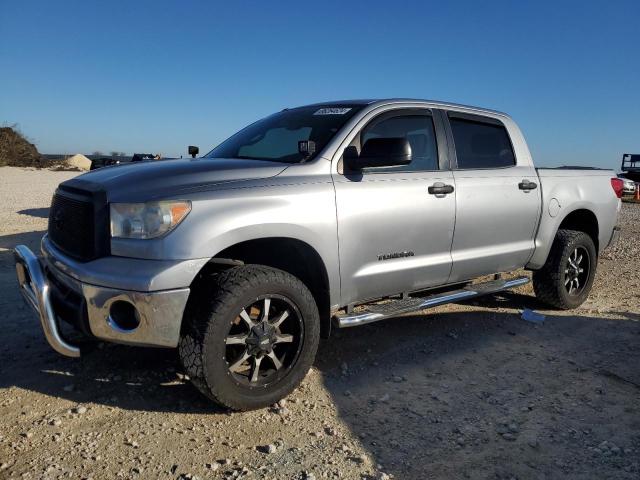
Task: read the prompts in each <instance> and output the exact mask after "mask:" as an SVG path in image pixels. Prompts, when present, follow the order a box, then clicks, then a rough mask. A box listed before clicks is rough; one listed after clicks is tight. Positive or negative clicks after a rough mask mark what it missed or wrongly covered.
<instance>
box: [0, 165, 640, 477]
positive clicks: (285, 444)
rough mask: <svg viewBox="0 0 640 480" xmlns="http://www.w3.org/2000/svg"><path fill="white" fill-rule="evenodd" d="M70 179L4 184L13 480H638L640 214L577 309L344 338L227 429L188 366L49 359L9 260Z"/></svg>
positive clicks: (8, 470)
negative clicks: (281, 393) (274, 400)
mask: <svg viewBox="0 0 640 480" xmlns="http://www.w3.org/2000/svg"><path fill="white" fill-rule="evenodd" d="M73 175H75V174H74V173H70V172H51V171H35V170H25V169H19V168H10V167H4V168H0V307H1V311H2V325H3V331H2V335H1V338H2V341H1V342H0V478H2V479H4V478H24V479H40V478H44V479H48V478H51V479H53V478H74V479H79V478H93V479H113V478H140V479H146V478H174V479H175V478H191V479H194V478H200V479H205V478H248V479H259V478H265V479H321V478H334V479H338V478H340V479H374V478H379V479H383V478H396V479H452V478H469V479H485V478H490V479H543V478H544V479H556V478H563V479H586V478H588V479H610V478H619V479H638V478H640V274H639V272H640V205H632V204H624V205H623V210H622V213H621V217H620V226H621V227H622V237H621V240H620V243H618V245H617V246H616V247H615V248H612V249H610V250H609V251H607V252H606V253H605V255H603V257H602V258H601V261H600V265H599V268H598V274H597V279H596V284H595V287H594V291H593V293H592V295H591V297H590V299H589V300H588V302H587V303H586V304H585V305H583V306H582V307H581V308H580V309H578V310H575V311H573V312H562V313H559V312H554V311H547V310H546V309H545V308H544V306H542V305H541V304H539V303H538V302H537V301H536V299H535V298H534V297H533V295H532V291H531V289H530V287H529V286H526V287H523V288H521V289H520V290H518V291H516V292H513V293H506V294H501V295H494V296H492V297H487V298H483V299H481V300H479V301H477V302H473V303H465V304H457V305H452V306H447V307H441V308H438V309H437V310H432V311H430V312H429V313H428V314H425V315H423V316H422V315H421V316H418V315H412V316H407V317H404V318H399V319H393V320H389V321H385V322H380V323H376V324H372V325H368V326H363V327H360V328H356V329H350V330H345V331H340V332H337V333H336V335H334V336H333V337H332V338H331V339H330V340H328V341H324V342H323V343H322V344H321V347H320V351H319V354H318V359H317V361H316V364H315V366H314V367H313V369H312V370H311V372H310V373H309V375H308V376H307V378H306V379H305V381H304V382H303V384H302V386H301V387H300V388H298V389H297V390H296V391H295V392H294V393H293V394H292V395H290V397H289V398H288V399H287V400H286V401H285V402H282V404H281V405H279V406H274V407H273V408H270V409H264V410H260V411H254V412H249V413H229V412H226V411H223V410H221V409H218V408H216V407H215V406H212V405H210V404H209V403H208V402H207V401H206V400H205V399H204V398H203V397H201V396H200V395H199V393H198V392H197V391H196V390H195V389H194V388H192V387H191V386H190V385H189V383H188V382H187V381H185V378H184V376H183V375H182V374H181V372H180V370H179V367H178V363H177V359H176V353H175V352H174V351H171V350H161V349H135V348H130V347H124V346H116V345H102V346H101V348H98V349H96V350H95V351H93V352H91V353H89V354H87V355H85V356H83V357H82V358H81V359H79V360H75V359H69V358H64V357H61V356H59V355H58V354H56V353H55V352H54V351H53V350H52V349H51V348H49V347H48V345H47V344H46V343H45V340H44V337H43V335H42V332H41V331H40V327H39V325H38V323H37V320H36V318H35V316H34V315H33V314H32V312H31V311H30V310H29V309H28V308H27V307H26V306H25V305H23V302H22V299H21V298H20V296H19V293H18V290H17V283H16V280H15V272H14V268H13V259H12V254H11V248H12V247H14V246H15V245H16V244H20V243H25V244H27V245H29V246H30V247H31V248H33V249H35V248H37V246H38V242H39V239H40V237H41V236H42V234H43V232H44V231H45V229H46V217H47V213H48V205H49V201H50V197H51V194H52V192H53V190H54V188H55V186H56V185H57V184H58V183H59V182H61V181H63V180H65V179H66V178H69V177H71V176H73ZM523 308H531V309H535V310H536V311H539V312H541V313H543V314H545V315H546V320H545V322H544V324H542V325H536V324H532V323H528V322H526V321H524V320H522V318H521V315H520V312H521V311H522V309H523Z"/></svg>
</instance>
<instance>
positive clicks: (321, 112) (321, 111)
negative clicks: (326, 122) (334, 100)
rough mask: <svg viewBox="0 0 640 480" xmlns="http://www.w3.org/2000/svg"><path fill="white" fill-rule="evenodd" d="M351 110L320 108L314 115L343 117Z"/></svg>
mask: <svg viewBox="0 0 640 480" xmlns="http://www.w3.org/2000/svg"><path fill="white" fill-rule="evenodd" d="M349 110H351V108H321V109H319V110H316V112H315V113H314V115H344V114H345V113H347V112H348V111H349Z"/></svg>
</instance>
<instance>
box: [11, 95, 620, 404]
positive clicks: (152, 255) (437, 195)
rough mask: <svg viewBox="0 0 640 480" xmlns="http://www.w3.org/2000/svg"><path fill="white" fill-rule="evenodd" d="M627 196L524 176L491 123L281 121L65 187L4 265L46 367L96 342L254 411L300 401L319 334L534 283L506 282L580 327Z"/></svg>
mask: <svg viewBox="0 0 640 480" xmlns="http://www.w3.org/2000/svg"><path fill="white" fill-rule="evenodd" d="M190 150H191V153H192V154H196V150H197V149H196V148H195V147H191V148H190ZM143 163H144V164H143ZM622 183H623V181H622V179H619V178H617V177H616V176H615V173H614V172H613V171H611V170H603V169H593V168H592V169H572V168H557V169H553V168H536V167H535V165H534V163H533V160H532V158H531V153H530V152H529V149H528V147H527V144H526V142H525V139H524V136H523V135H522V133H521V131H520V129H519V128H518V126H517V125H516V123H515V122H514V121H513V120H512V119H511V117H509V116H508V115H506V114H504V113H500V112H496V111H493V110H487V109H482V108H476V107H468V106H462V105H454V104H450V103H442V102H432V101H422V100H405V99H389V100H378V101H372V100H354V101H346V102H331V103H324V104H315V105H307V106H304V107H298V108H288V109H284V110H282V111H280V112H278V113H275V114H273V115H271V116H269V117H267V118H264V119H262V120H260V121H257V122H255V123H253V124H251V125H250V126H248V127H246V128H245V129H243V130H241V131H240V132H239V133H237V134H235V135H233V136H232V137H230V138H229V139H228V140H226V141H224V142H223V143H221V144H220V145H219V146H218V147H216V148H214V149H213V150H212V151H211V152H209V153H208V154H207V155H205V156H204V157H202V158H195V159H192V158H189V159H183V160H166V161H162V162H148V163H147V162H140V163H133V164H128V165H124V166H120V167H118V168H113V169H112V168H107V169H103V170H98V171H95V172H90V173H87V174H84V175H81V176H79V177H76V178H73V179H71V180H67V181H66V182H63V183H62V184H60V185H59V187H58V189H57V190H56V193H55V195H54V197H53V200H52V204H51V210H50V215H49V228H48V233H47V235H45V236H44V238H43V240H42V245H41V250H42V256H41V257H40V258H38V257H37V256H36V255H35V254H34V253H33V252H31V250H29V249H28V248H27V247H26V246H24V245H21V246H18V247H17V248H16V251H15V255H16V270H17V274H18V281H19V283H18V284H19V286H20V289H21V290H22V292H23V294H24V296H25V298H26V299H27V301H28V302H29V304H30V305H31V306H33V307H34V308H35V310H36V311H37V312H38V314H39V317H40V322H41V325H42V328H43V330H44V333H45V336H46V338H47V340H48V341H49V343H50V344H51V346H52V347H53V348H54V349H55V350H57V351H58V352H60V353H62V354H64V355H68V356H71V357H78V356H80V348H79V346H78V345H77V344H74V343H72V342H70V341H69V340H67V339H65V338H64V337H63V336H62V334H61V330H60V329H59V325H58V322H59V320H60V319H63V320H66V321H68V322H69V323H71V324H73V325H75V326H76V328H77V329H78V330H80V331H81V332H83V333H84V334H85V335H86V336H88V337H91V338H97V339H100V340H102V341H107V342H119V343H127V344H131V345H147V346H157V347H169V348H178V352H179V356H180V358H181V361H182V363H183V366H184V368H185V371H186V372H187V374H188V375H189V377H190V379H191V381H192V382H193V384H194V385H195V386H196V387H197V388H198V389H200V391H201V392H202V393H203V394H204V395H206V396H207V397H208V398H210V399H212V400H214V401H216V402H218V403H220V404H222V405H225V406H227V407H230V408H233V409H238V410H246V409H252V408H258V407H264V406H267V405H271V404H273V403H274V402H276V401H278V400H280V399H281V398H283V397H284V396H286V395H287V394H289V393H290V392H291V391H292V390H293V389H294V388H296V386H297V385H298V384H299V383H300V382H301V381H302V379H303V377H304V376H305V374H306V373H307V371H308V369H309V367H310V366H311V365H312V363H313V361H314V357H315V354H316V350H317V348H318V342H319V339H320V336H321V335H323V336H325V337H328V336H329V333H330V331H331V328H346V327H355V326H358V325H364V324H367V323H370V322H374V321H378V320H383V319H386V318H391V317H396V316H399V315H401V314H405V313H409V312H418V311H421V310H424V309H425V308H430V307H434V306H437V305H442V304H445V303H450V302H457V301H462V300H468V299H470V298H473V297H477V296H479V295H483V294H488V293H495V292H499V291H503V290H507V289H510V288H514V287H517V286H519V285H523V284H525V283H527V282H529V276H526V275H521V276H519V277H516V278H502V277H501V276H500V274H501V272H511V271H515V270H518V269H521V268H526V269H529V270H532V271H533V275H532V279H533V289H534V291H535V294H536V296H537V297H538V298H539V299H540V300H541V301H542V302H544V303H546V304H548V305H550V306H552V307H555V308H559V309H571V308H576V307H578V306H579V305H581V304H582V303H583V302H584V301H585V300H586V298H587V296H588V295H589V292H590V290H591V286H592V284H593V280H594V275H595V271H596V266H597V264H598V258H599V255H600V253H601V252H602V251H603V249H604V248H606V247H607V245H609V244H610V243H612V242H613V241H614V240H615V238H616V236H617V229H616V228H615V226H616V221H617V216H618V211H619V209H620V197H621V196H622V188H623V186H622ZM492 274H495V276H494V277H493V280H489V281H487V280H486V279H481V277H486V276H488V275H492ZM398 328H402V324H401V322H400V321H398ZM363 333H364V334H365V335H366V331H365V332H363Z"/></svg>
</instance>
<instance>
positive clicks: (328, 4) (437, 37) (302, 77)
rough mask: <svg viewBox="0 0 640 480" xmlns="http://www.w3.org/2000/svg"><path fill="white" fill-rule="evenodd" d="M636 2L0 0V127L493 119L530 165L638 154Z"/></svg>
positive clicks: (211, 139)
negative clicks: (329, 106) (444, 109)
mask: <svg viewBox="0 0 640 480" xmlns="http://www.w3.org/2000/svg"><path fill="white" fill-rule="evenodd" d="M639 32H640V2H638V1H617V0H616V1H611V0H610V1H602V2H589V1H575V2H574V1H561V2H558V1H554V2H543V1H536V2H529V3H525V2H516V1H504V2H498V1H496V2H493V1H469V2H465V1H454V2H442V1H438V2H428V1H415V2H405V1H401V0H395V1H386V2H382V1H362V2H347V1H335V2H334V1H328V0H323V1H321V2H304V1H302V0H300V1H296V2H285V1H280V2H267V1H249V0H235V1H226V2H212V1H202V2H193V1H175V2H165V1H158V0H155V1H115V0H112V1H110V2H87V1H62V2H51V1H43V2H35V1H29V0H21V1H19V2H15V1H13V2H12V1H10V0H0V123H8V124H13V123H17V124H19V127H20V128H21V130H22V131H23V132H24V133H25V134H26V135H27V136H28V137H29V138H30V139H31V140H32V141H34V142H35V143H36V144H37V146H38V148H39V150H40V151H41V152H44V153H62V152H69V153H73V152H84V153H90V152H93V151H95V150H100V151H103V152H109V151H112V150H118V151H125V152H128V153H133V152H134V151H135V152H162V153H163V154H164V155H165V156H175V155H180V154H183V153H184V152H185V150H186V146H187V145H189V144H195V145H199V146H200V147H201V150H207V149H208V148H210V147H212V146H214V145H215V144H217V143H218V142H220V141H221V140H223V139H224V138H226V137H227V136H229V135H230V134H231V133H233V132H234V131H236V130H238V129H239V128H241V127H243V126H244V125H246V124H248V123H250V122H251V121H253V120H255V119H257V118H259V117H262V116H265V115H267V114H269V113H272V112H273V111H277V110H280V109H282V108H284V107H287V106H296V105H300V104H305V103H311V102H317V101H323V100H331V99H346V98H379V97H416V98H430V99H438V100H446V101H452V102H457V103H464V104H471V105H479V106H484V107H490V108H495V109H498V110H503V111H506V112H508V113H510V114H511V115H512V116H513V117H514V118H515V120H516V121H518V122H519V124H520V126H521V128H522V129H523V131H524V134H525V136H526V138H527V140H528V142H529V145H530V148H531V150H532V152H533V154H534V158H535V159H536V161H537V163H539V164H541V165H557V164H583V165H593V166H605V167H611V168H618V166H619V163H620V158H621V155H622V153H625V152H629V153H640V35H639Z"/></svg>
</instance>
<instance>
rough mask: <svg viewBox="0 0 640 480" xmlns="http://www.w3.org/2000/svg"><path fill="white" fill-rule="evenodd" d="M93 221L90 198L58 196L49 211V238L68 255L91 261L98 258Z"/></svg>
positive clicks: (67, 195)
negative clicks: (95, 248)
mask: <svg viewBox="0 0 640 480" xmlns="http://www.w3.org/2000/svg"><path fill="white" fill-rule="evenodd" d="M93 220H94V212H93V203H92V202H91V198H86V199H83V198H82V197H81V196H80V195H73V197H72V196H70V195H69V194H66V193H64V194H63V193H61V192H56V194H55V195H54V196H53V201H52V202H51V209H50V210H49V238H50V239H51V241H52V242H53V243H54V244H55V246H56V247H58V248H59V249H60V250H62V251H63V252H64V253H66V254H67V255H69V256H72V257H74V258H77V259H82V260H85V259H86V260H88V259H91V258H92V257H94V256H95V252H94V245H95V228H94V225H93Z"/></svg>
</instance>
